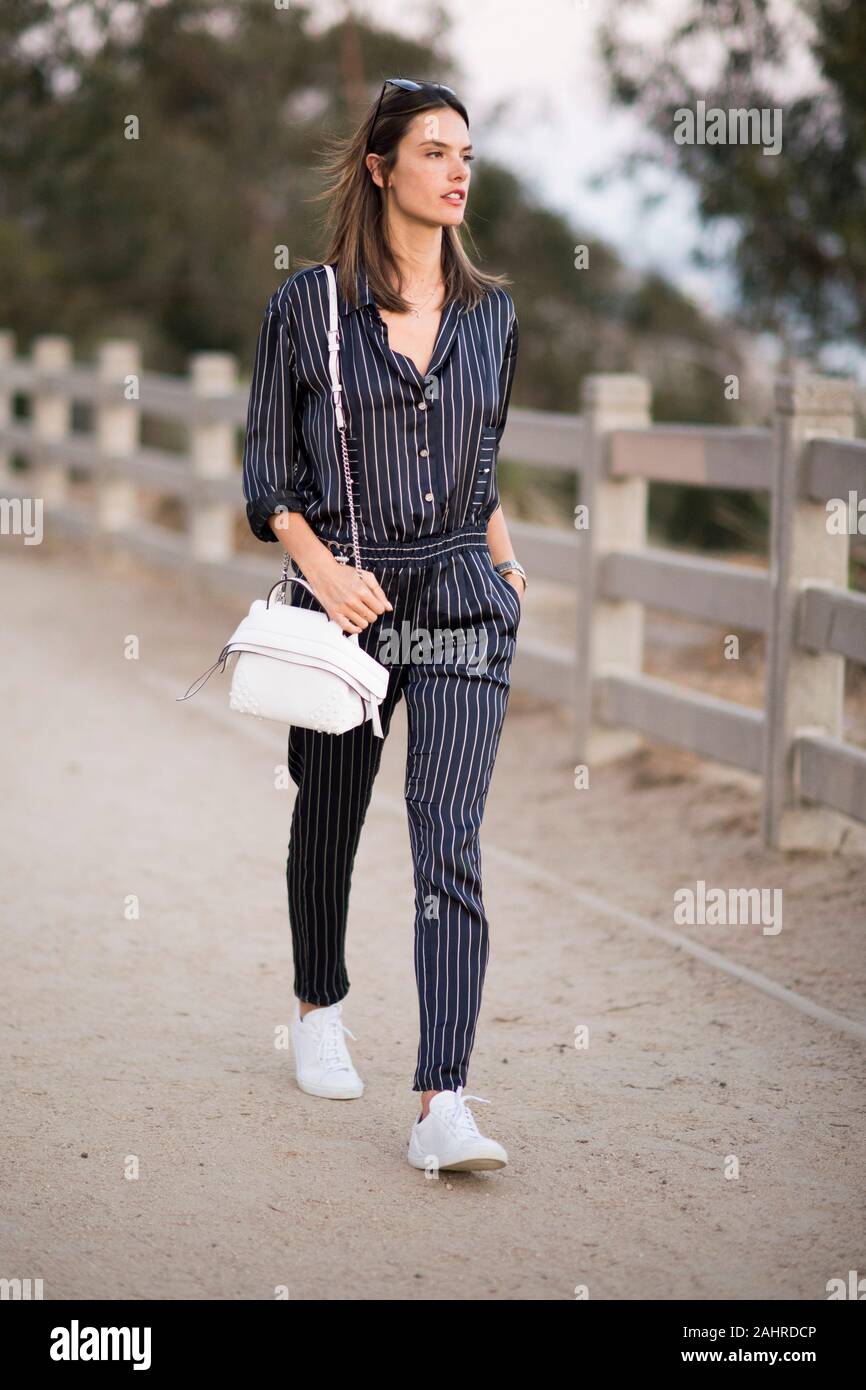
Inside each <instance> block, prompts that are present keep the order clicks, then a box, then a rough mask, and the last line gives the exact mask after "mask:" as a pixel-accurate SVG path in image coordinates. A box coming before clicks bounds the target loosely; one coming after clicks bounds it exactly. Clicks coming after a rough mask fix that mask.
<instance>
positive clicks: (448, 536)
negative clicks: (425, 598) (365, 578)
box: [319, 521, 487, 565]
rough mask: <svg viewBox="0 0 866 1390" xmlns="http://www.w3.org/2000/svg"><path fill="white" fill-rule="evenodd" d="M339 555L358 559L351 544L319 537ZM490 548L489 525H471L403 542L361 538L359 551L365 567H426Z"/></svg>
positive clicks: (414, 537) (415, 537)
mask: <svg viewBox="0 0 866 1390" xmlns="http://www.w3.org/2000/svg"><path fill="white" fill-rule="evenodd" d="M319 540H320V541H324V543H325V545H327V546H329V547H330V548H331V550H333V551H334V553H335V554H340V555H347V556H348V557H349V559H350V560H353V558H354V552H353V550H352V543H351V541H338V540H334V539H332V538H331V537H329V536H322V535H320V536H319ZM482 547H484V548H485V549H486V547H487V523H486V522H479V521H470V522H467V523H466V525H465V526H457V527H455V528H454V530H452V531H442V532H440V533H439V534H438V535H435V536H413V537H412V538H411V539H409V540H402V541H368V540H364V539H363V538H362V537H360V536H359V537H358V549H359V551H360V554H361V563H362V565H363V564H364V563H365V562H369V563H372V564H377V565H426V564H429V563H430V562H431V561H432V560H439V559H441V558H442V556H444V555H449V554H451V552H452V551H455V550H479V549H481V548H482Z"/></svg>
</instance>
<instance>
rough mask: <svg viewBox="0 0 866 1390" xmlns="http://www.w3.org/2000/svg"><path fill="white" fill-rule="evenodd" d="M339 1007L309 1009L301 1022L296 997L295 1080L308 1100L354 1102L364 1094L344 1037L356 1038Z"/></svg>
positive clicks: (362, 1084)
mask: <svg viewBox="0 0 866 1390" xmlns="http://www.w3.org/2000/svg"><path fill="white" fill-rule="evenodd" d="M342 1012H343V1005H342V1003H338V1004H329V1005H328V1006H327V1008H319V1009H310V1010H309V1011H308V1012H307V1013H306V1014H305V1015H304V1017H303V1018H301V1006H300V1002H299V1000H298V997H297V995H295V1015H294V1018H293V1019H292V1046H293V1049H294V1054H295V1079H296V1080H297V1083H298V1085H299V1086H300V1088H301V1090H302V1091H306V1092H307V1095H310V1096H327V1097H328V1098H329V1099H330V1100H354V1098H355V1097H356V1096H361V1095H363V1094H364V1083H363V1081H362V1080H361V1078H360V1076H359V1075H358V1073H357V1072H356V1071H355V1068H354V1067H353V1065H352V1059H351V1057H350V1056H349V1050H348V1048H347V1047H346V1042H345V1039H344V1037H343V1034H344V1033H348V1034H349V1037H350V1038H354V1037H355V1034H354V1033H353V1032H351V1030H350V1029H348V1028H347V1027H346V1025H345V1023H344V1022H343V1020H342V1018H341V1017H340V1015H341V1013H342Z"/></svg>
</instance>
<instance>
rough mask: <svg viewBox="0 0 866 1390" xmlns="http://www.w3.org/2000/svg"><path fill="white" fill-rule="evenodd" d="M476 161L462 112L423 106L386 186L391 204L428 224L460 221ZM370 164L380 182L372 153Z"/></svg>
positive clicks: (407, 215) (403, 213)
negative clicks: (472, 167) (429, 109)
mask: <svg viewBox="0 0 866 1390" xmlns="http://www.w3.org/2000/svg"><path fill="white" fill-rule="evenodd" d="M471 161H472V146H471V144H470V143H469V131H468V129H467V127H466V122H465V121H464V120H463V117H462V116H460V115H458V113H457V112H456V111H455V110H453V108H452V107H450V106H442V107H437V109H436V110H435V111H419V112H418V115H417V116H415V117H413V119H412V121H411V122H410V124H409V126H408V127H407V129H406V133H405V135H404V136H403V139H402V140H401V141H400V143H399V145H398V146H397V159H396V162H395V164H394V167H393V169H392V170H391V177H390V181H389V185H388V190H387V197H388V203H389V208H391V209H393V211H399V212H400V213H401V214H402V215H403V216H404V217H407V218H411V219H414V220H415V221H418V222H423V223H425V224H426V225H428V226H437V227H447V226H452V225H459V223H461V222H462V221H463V218H464V215H465V212H466V198H467V195H468V192H469V180H470V178H471V175H472V169H471ZM367 167H368V168H369V169H370V170H371V172H372V174H373V178H374V180H375V182H376V184H377V185H378V186H379V187H380V188H381V187H382V186H383V184H382V176H381V174H380V173H379V169H378V160H377V159H376V157H375V155H368V156H367ZM449 195H450V196H449ZM458 195H459V196H458Z"/></svg>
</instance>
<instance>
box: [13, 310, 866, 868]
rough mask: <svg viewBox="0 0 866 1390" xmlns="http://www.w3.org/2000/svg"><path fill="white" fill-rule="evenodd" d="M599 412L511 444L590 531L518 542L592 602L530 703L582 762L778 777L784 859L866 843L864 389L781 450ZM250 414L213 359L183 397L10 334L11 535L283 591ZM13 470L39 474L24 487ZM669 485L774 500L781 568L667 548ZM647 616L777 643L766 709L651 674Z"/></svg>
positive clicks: (202, 362)
mask: <svg viewBox="0 0 866 1390" xmlns="http://www.w3.org/2000/svg"><path fill="white" fill-rule="evenodd" d="M16 396H22V397H25V398H26V399H27V400H29V403H30V411H29V418H28V419H27V421H26V422H24V421H22V420H21V419H20V418H19V417H16V416H15V414H14V412H13V402H14V398H15V397H16ZM75 401H80V402H87V403H89V405H90V407H91V409H92V414H93V430H92V432H90V433H87V434H81V433H77V432H73V431H72V428H71V423H72V404H73V402H75ZM580 404H581V410H580V412H578V413H575V414H570V413H561V414H556V413H551V412H546V411H538V410H520V409H513V410H512V411H511V412H510V415H509V421H508V426H507V428H506V431H505V434H504V437H503V441H502V449H501V456H502V457H503V458H505V459H509V458H513V459H515V460H519V461H520V462H521V463H523V464H526V465H528V466H530V467H534V468H544V469H554V470H558V471H560V472H565V473H568V474H569V475H570V476H571V477H573V478H574V480H575V494H574V496H575V526H574V529H573V530H572V529H565V528H563V529H556V528H551V527H547V526H540V525H537V524H534V523H527V522H521V521H517V520H515V521H511V522H510V523H509V529H510V531H511V533H512V536H513V537H514V540H515V544H516V547H517V548H518V552H519V554H520V556H521V558H522V560H523V562H524V564H525V565H526V568H527V570H528V571H529V572H530V573H531V575H532V577H533V580H535V579H546V580H549V581H551V582H554V583H557V584H562V585H566V586H568V587H569V588H570V589H571V590H572V591H575V592H576V594H577V600H578V602H577V626H576V632H575V642H574V646H573V647H572V648H570V649H569V650H565V651H564V650H563V649H562V647H561V645H559V644H556V643H553V642H545V641H542V640H539V639H538V638H537V637H534V636H532V635H530V634H529V633H527V632H526V631H525V630H524V632H523V634H522V636H521V641H520V643H519V644H518V648H517V652H516V656H515V662H514V682H515V685H516V686H519V687H522V688H524V689H527V690H530V691H534V692H536V693H537V694H539V695H542V696H544V697H546V698H550V699H556V700H560V701H563V702H564V703H567V704H568V705H569V706H571V708H572V709H573V711H574V717H575V747H574V751H575V756H576V758H577V761H578V762H593V761H597V760H598V759H599V758H600V757H602V756H611V755H615V754H616V753H618V752H621V751H623V750H625V749H627V748H629V747H632V746H634V745H635V744H636V743H637V742H639V741H640V739H641V738H643V737H649V738H652V739H656V740H660V741H662V742H664V743H667V744H670V745H672V746H676V747H681V748H687V749H690V750H692V751H694V752H695V753H698V754H699V755H701V756H703V757H706V758H712V759H715V760H717V761H721V762H726V763H729V764H731V765H734V766H737V767H740V768H743V769H746V770H748V771H749V772H752V773H755V774H756V775H757V776H759V777H760V779H761V787H762V818H761V833H762V837H763V839H764V841H765V843H767V844H771V845H774V846H776V847H779V848H788V847H795V846H800V845H804V844H806V845H822V846H825V847H833V846H834V845H835V844H836V843H838V840H839V837H840V835H841V834H842V833H843V831H844V827H845V824H846V823H847V821H846V819H845V818H849V817H850V818H854V819H857V820H860V821H864V822H866V752H864V751H863V750H861V749H859V748H856V747H854V746H853V745H851V744H847V743H845V741H844V740H843V737H842V701H843V689H844V669H845V662H846V661H856V662H861V663H862V662H866V596H864V595H862V594H857V593H853V592H851V591H849V589H848V578H847V576H848V559H849V534H850V531H848V532H845V533H840V534H837V533H836V532H834V531H833V530H832V528H831V527H830V525H829V523H828V516H827V503H828V501H830V500H831V499H839V500H840V501H842V502H845V503H850V500H851V499H852V498H853V501H854V510H853V513H852V515H854V516H855V518H856V517H857V516H859V515H860V513H859V511H858V510H857V507H858V503H859V500H860V499H862V498H864V497H866V440H860V439H854V438H853V433H854V388H853V386H852V384H851V383H849V382H846V381H841V380H838V379H835V378H824V377H807V376H802V377H800V376H796V377H794V378H792V379H785V380H782V381H779V382H778V383H777V386H776V398H775V419H774V422H773V428H772V429H727V428H722V427H719V426H703V425H670V424H660V423H655V424H654V423H652V421H651V419H650V387H649V384H648V383H647V382H646V381H645V380H644V379H642V378H641V377H638V376H634V375H631V374H627V373H623V374H601V375H594V376H590V377H588V378H586V379H585V380H584V382H583V386H582V393H581V402H580ZM246 408H247V388H245V387H242V386H240V385H239V383H238V379H237V363H236V361H235V359H234V358H233V357H231V356H229V355H227V354H224V353H198V354H195V355H194V356H193V357H192V359H191V361H190V375H189V378H188V379H180V378H174V377H168V376H165V375H163V374H160V373H154V372H143V371H142V370H141V364H140V357H139V350H138V347H137V345H136V344H135V343H134V342H130V341H127V340H111V341H109V342H106V343H103V344H102V345H101V347H100V349H99V352H98V355H97V361H96V364H95V366H94V367H83V366H76V365H75V364H74V362H73V361H72V348H71V344H70V342H69V341H68V340H67V339H65V338H62V337H58V336H56V335H44V336H42V337H40V338H37V339H36V341H35V343H34V345H33V351H32V356H31V357H30V358H23V357H16V356H15V349H14V338H13V335H12V334H11V333H8V332H0V508H2V513H0V519H2V521H3V528H4V529H5V530H10V529H14V527H13V526H12V525H11V524H10V523H9V518H10V516H11V512H12V509H13V508H14V506H15V505H16V504H17V505H18V507H19V512H20V510H21V507H22V504H23V503H24V502H25V501H26V500H27V499H35V498H38V499H40V500H41V503H42V506H43V509H44V514H45V516H46V518H47V522H48V525H49V526H51V527H52V528H54V529H58V530H59V529H62V530H64V531H65V532H66V533H67V534H69V535H76V536H79V537H81V538H88V537H99V538H100V543H101V544H103V543H107V544H112V545H116V546H118V547H121V548H123V549H124V550H130V551H132V552H134V553H136V554H138V555H140V556H141V557H143V558H145V559H146V560H147V561H149V562H151V563H154V564H159V565H162V566H166V567H168V568H170V569H172V570H175V571H177V572H182V573H185V574H187V575H190V576H195V577H197V578H201V579H202V580H203V581H204V582H205V583H207V584H212V585H215V586H218V587H220V588H223V589H228V590H230V591H232V592H238V593H239V592H241V591H243V592H245V593H246V594H249V591H250V589H254V588H256V587H257V586H258V587H261V586H262V585H264V584H265V583H267V582H268V581H269V580H270V579H271V578H272V572H273V559H272V557H271V556H270V555H269V556H268V557H267V558H265V557H263V556H254V555H246V554H242V553H241V554H239V553H237V552H236V549H235V545H234V532H235V526H236V521H237V515H238V510H239V508H240V507H241V506H242V495H241V482H240V470H239V466H238V465H239V457H238V456H239V441H238V431H239V430H240V429H242V427H243V425H244V424H245V420H246ZM144 415H154V416H158V417H161V418H163V419H168V420H172V421H176V422H179V423H180V424H182V425H183V426H184V428H185V429H186V431H187V438H188V441H189V446H188V449H187V451H186V452H185V453H181V452H169V451H167V450H161V449H157V448H153V447H145V446H143V445H142V444H141V438H140V436H141V422H142V417H143V416H144ZM13 456H18V457H21V458H24V459H26V460H27V461H28V463H29V469H28V470H27V471H13V470H12V469H11V467H10V463H11V460H12V457H13ZM72 469H74V470H75V471H76V473H77V474H78V475H79V476H84V477H88V478H90V479H91V480H92V481H93V484H94V493H95V498H96V500H95V505H93V506H91V507H82V506H80V505H78V504H76V503H74V502H73V499H72V494H71V487H70V479H71V472H70V470H72ZM651 482H668V483H670V482H676V483H681V484H685V485H688V486H692V487H722V488H728V489H749V490H758V491H764V492H766V493H767V495H768V498H769V501H770V511H771V534H770V554H769V566H768V568H767V569H766V570H762V569H760V568H751V567H748V566H744V565H738V564H733V563H726V562H723V561H718V560H710V559H706V558H703V557H701V556H693V555H682V554H678V553H676V552H674V551H672V550H666V549H663V548H656V547H651V546H649V545H648V543H647V489H648V486H649V484H650V483H651ZM141 489H149V490H151V491H154V492H156V493H157V494H158V495H160V496H164V497H170V498H174V499H177V500H179V501H180V502H181V503H184V504H185V505H186V508H187V520H186V529H185V530H184V531H183V532H182V533H178V532H177V531H173V530H171V529H169V528H168V527H165V526H160V525H157V524H155V523H153V522H149V521H145V520H142V518H141V508H140V506H139V504H138V503H139V492H140V490H141ZM863 507H864V508H866V502H864V503H863ZM862 529H863V530H866V517H864V519H863V528H862ZM647 607H653V608H657V609H661V610H664V611H667V612H669V613H671V614H675V615H679V616H682V617H688V618H691V619H696V620H699V621H701V622H706V623H712V624H721V625H723V626H724V627H725V628H726V630H727V632H729V633H731V634H738V633H739V632H741V631H746V632H759V633H762V634H765V635H766V638H767V643H768V657H767V679H766V685H765V692H764V705H763V709H762V710H755V709H750V708H747V707H745V706H742V705H739V704H736V703H734V702H732V701H726V700H722V699H718V698H716V697H714V696H709V695H706V694H703V693H700V692H697V691H694V690H689V689H688V688H686V687H685V686H682V685H674V684H672V683H670V682H667V681H663V680H659V679H657V678H655V677H651V676H649V675H647V674H646V673H645V672H644V670H643V664H644V622H645V609H646V608H647Z"/></svg>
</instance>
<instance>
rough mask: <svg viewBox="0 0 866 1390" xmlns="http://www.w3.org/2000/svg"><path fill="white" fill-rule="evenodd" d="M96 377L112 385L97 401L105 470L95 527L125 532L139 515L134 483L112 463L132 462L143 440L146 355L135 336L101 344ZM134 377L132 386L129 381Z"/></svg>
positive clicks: (98, 436) (98, 437)
mask: <svg viewBox="0 0 866 1390" xmlns="http://www.w3.org/2000/svg"><path fill="white" fill-rule="evenodd" d="M97 376H98V378H99V381H100V382H101V383H106V382H107V383H108V384H109V386H110V390H109V391H108V393H107V396H106V397H105V398H103V399H102V400H100V401H98V402H97V406H96V414H95V421H94V426H95V428H94V434H95V437H96V448H97V453H98V456H99V460H100V465H101V471H100V474H99V483H98V487H97V497H96V524H97V527H98V528H99V530H100V531H125V530H126V529H127V528H128V527H132V526H133V525H134V524H135V522H136V520H137V514H138V507H137V500H138V499H137V489H136V486H135V482H134V480H133V479H132V478H130V477H129V475H128V474H127V473H126V472H125V471H124V472H121V471H119V470H118V471H117V472H115V471H114V467H113V464H112V462H111V461H112V459H124V458H128V457H129V456H130V454H134V453H135V452H136V450H137V449H138V445H139V439H140V437H141V408H140V406H139V405H138V404H137V402H138V401H139V399H140V384H141V353H140V350H139V346H138V343H136V342H134V341H133V340H132V339H131V338H110V339H108V340H107V341H106V342H104V343H102V344H100V348H99V354H98V358H97ZM127 377H133V378H134V381H133V382H129V383H128V382H127V380H126V378H127Z"/></svg>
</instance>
